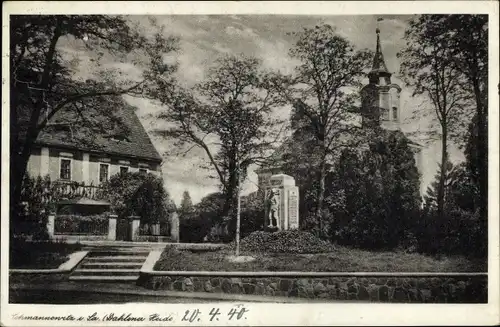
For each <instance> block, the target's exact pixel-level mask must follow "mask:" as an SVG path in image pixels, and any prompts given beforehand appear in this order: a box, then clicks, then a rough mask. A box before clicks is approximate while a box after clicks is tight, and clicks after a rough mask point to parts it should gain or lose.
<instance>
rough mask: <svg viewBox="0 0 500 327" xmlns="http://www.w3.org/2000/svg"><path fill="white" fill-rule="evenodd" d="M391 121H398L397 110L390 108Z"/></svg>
mask: <svg viewBox="0 0 500 327" xmlns="http://www.w3.org/2000/svg"><path fill="white" fill-rule="evenodd" d="M392 119H393V120H398V108H396V107H392Z"/></svg>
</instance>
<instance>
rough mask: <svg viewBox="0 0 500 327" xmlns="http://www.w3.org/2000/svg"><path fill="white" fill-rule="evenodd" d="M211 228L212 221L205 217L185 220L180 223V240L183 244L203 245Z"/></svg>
mask: <svg viewBox="0 0 500 327" xmlns="http://www.w3.org/2000/svg"><path fill="white" fill-rule="evenodd" d="M211 227H212V226H211V221H210V220H208V219H204V218H203V217H194V218H190V219H184V220H182V221H180V222H179V239H180V241H181V242H183V243H201V242H203V241H204V239H205V236H207V234H208V233H209V231H210V228H211Z"/></svg>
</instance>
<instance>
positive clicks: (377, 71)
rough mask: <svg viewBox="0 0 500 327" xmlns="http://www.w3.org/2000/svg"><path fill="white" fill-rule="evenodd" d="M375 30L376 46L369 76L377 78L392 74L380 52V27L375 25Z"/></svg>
mask: <svg viewBox="0 0 500 327" xmlns="http://www.w3.org/2000/svg"><path fill="white" fill-rule="evenodd" d="M375 31H376V33H377V47H376V49H375V56H374V57H373V65H372V70H371V71H370V73H369V76H370V77H373V79H374V80H375V79H377V80H378V78H380V77H390V76H391V75H392V74H391V73H389V70H388V69H387V66H386V64H385V61H384V54H383V53H382V46H381V45H380V29H379V28H378V27H377V29H376V30H375ZM371 79H372V78H370V80H371Z"/></svg>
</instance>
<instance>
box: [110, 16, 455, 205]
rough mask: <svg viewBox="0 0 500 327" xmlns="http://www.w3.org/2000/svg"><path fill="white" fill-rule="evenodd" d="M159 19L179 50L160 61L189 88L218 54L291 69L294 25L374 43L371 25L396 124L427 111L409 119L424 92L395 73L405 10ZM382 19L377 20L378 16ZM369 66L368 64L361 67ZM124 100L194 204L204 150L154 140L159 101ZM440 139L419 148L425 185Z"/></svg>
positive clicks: (206, 178) (171, 180)
mask: <svg viewBox="0 0 500 327" xmlns="http://www.w3.org/2000/svg"><path fill="white" fill-rule="evenodd" d="M129 18H130V19H131V20H132V21H133V22H137V23H139V24H140V26H141V27H142V28H144V29H145V31H152V29H150V27H149V26H150V21H149V18H150V17H147V16H130V17H129ZM154 18H155V19H156V20H157V24H159V25H164V27H165V32H166V33H167V34H170V35H174V36H178V37H179V38H180V51H179V52H178V53H176V54H175V55H173V56H170V57H168V58H166V60H172V61H176V62H177V63H178V64H179V69H178V71H177V73H176V77H177V79H178V81H179V83H181V84H182V85H183V86H186V87H190V86H193V85H194V84H196V83H198V82H200V81H202V80H203V79H204V76H205V74H206V72H207V69H208V68H209V66H210V65H211V63H213V62H214V61H215V60H216V59H217V58H218V57H220V56H222V55H225V54H245V55H247V56H254V57H257V58H259V59H261V60H262V66H263V68H264V69H268V70H279V71H281V72H283V73H289V72H292V70H293V68H294V66H295V65H296V62H294V60H292V59H291V58H289V56H288V51H289V49H290V47H291V46H292V45H293V44H294V42H295V39H294V36H293V35H290V32H298V31H300V30H301V29H302V28H303V27H312V26H314V25H317V24H321V23H326V24H330V25H332V26H334V27H335V28H336V31H337V33H338V34H340V35H341V36H343V37H345V38H346V39H348V40H349V41H350V42H352V43H353V44H354V46H355V47H356V48H358V49H364V48H368V49H371V50H373V51H374V50H375V43H376V34H375V29H376V28H377V27H378V28H380V30H381V34H380V37H381V44H382V51H383V54H384V58H385V62H386V65H387V68H388V69H389V71H390V72H392V73H393V82H396V83H398V84H399V85H400V86H401V87H402V88H403V91H402V92H401V119H402V122H403V123H402V126H401V128H402V130H403V131H404V132H405V131H408V132H410V131H414V130H416V129H419V128H420V129H425V128H426V126H427V125H428V118H423V117H421V119H417V120H415V119H412V120H411V121H410V122H406V120H408V119H409V117H410V116H412V113H413V112H414V111H415V110H417V109H419V108H421V107H422V106H425V103H424V104H423V101H424V99H421V98H413V97H412V96H411V90H409V89H408V88H405V85H404V83H403V82H402V81H401V79H399V78H398V71H399V65H400V63H399V60H398V58H397V57H396V55H397V53H398V51H400V50H401V49H402V48H403V47H404V44H405V43H404V42H405V41H404V40H403V34H404V30H405V28H406V25H407V22H408V20H409V19H410V18H411V16H362V15H357V16H306V15H303V16H295V15H212V16H203V15H168V16H166V15H165V16H154ZM378 18H383V20H382V21H377V20H378ZM116 65H118V66H120V68H121V69H122V70H123V71H124V72H125V73H126V74H129V75H137V74H138V71H137V69H136V68H134V67H133V66H132V65H130V64H127V63H125V64H121V63H116ZM367 68H369V67H367ZM125 99H126V100H127V101H128V102H129V103H130V104H132V105H134V106H136V107H137V108H138V111H137V114H138V116H139V118H140V119H141V121H142V122H143V124H144V126H145V128H146V130H147V131H148V132H149V133H150V135H151V139H152V141H153V143H154V145H155V146H156V148H157V149H158V151H159V152H160V154H162V155H163V157H164V163H163V165H162V174H163V177H164V180H165V183H166V188H167V190H168V192H169V193H170V195H171V196H172V198H173V199H174V201H175V202H176V203H177V204H179V203H180V200H181V197H182V193H183V192H184V191H186V190H187V191H189V193H190V195H191V198H192V200H193V202H194V203H196V202H198V201H200V200H201V198H202V197H204V196H206V195H208V194H209V193H211V192H215V191H217V190H218V185H217V179H214V178H210V175H211V173H210V172H209V171H207V170H205V169H201V168H200V165H202V164H207V161H206V160H207V159H206V156H205V153H204V152H203V150H201V149H199V148H193V149H192V150H190V151H189V152H188V153H187V154H186V153H185V154H182V155H179V154H178V153H179V152H180V151H179V149H178V148H176V147H175V146H174V144H173V141H172V140H164V139H159V138H156V137H154V136H153V134H152V133H151V131H152V130H153V129H154V128H155V126H156V125H155V121H154V120H151V118H150V115H151V114H152V113H153V114H154V113H155V112H158V110H162V108H161V106H159V105H158V104H155V103H152V102H151V101H149V100H147V99H143V98H135V97H130V96H125ZM279 110H280V111H279V112H278V114H279V115H282V116H283V117H289V108H287V107H283V108H280V109H279ZM439 153H440V146H439V142H433V143H431V144H425V149H424V151H423V172H422V173H423V178H422V181H423V183H424V185H428V184H429V182H430V181H431V180H432V178H433V176H434V174H435V172H436V169H437V161H438V160H439ZM450 155H451V159H452V161H460V160H463V155H462V154H461V153H460V151H457V149H456V148H454V147H452V149H451V151H450ZM256 180H257V178H256V175H255V174H254V173H253V172H250V173H249V176H248V178H247V180H246V181H245V183H244V185H243V193H249V192H252V191H254V190H256V188H257V187H256Z"/></svg>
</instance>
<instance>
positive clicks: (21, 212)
mask: <svg viewBox="0 0 500 327" xmlns="http://www.w3.org/2000/svg"><path fill="white" fill-rule="evenodd" d="M51 188H52V187H51V182H50V179H49V177H48V176H45V177H44V178H42V177H40V176H39V177H36V178H34V177H29V176H26V177H25V178H24V179H23V182H22V189H21V201H22V202H21V203H16V204H14V208H12V209H13V210H11V214H12V215H13V217H12V219H11V236H14V238H22V239H30V238H31V239H34V240H47V239H48V233H47V219H48V213H49V211H50V210H51V209H52V208H51V207H50V204H51V201H50V194H51Z"/></svg>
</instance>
